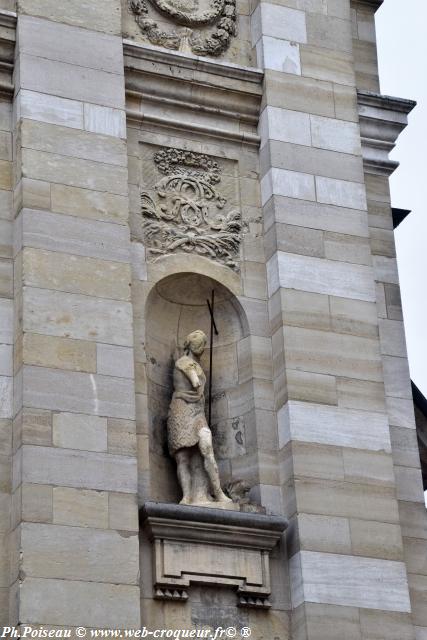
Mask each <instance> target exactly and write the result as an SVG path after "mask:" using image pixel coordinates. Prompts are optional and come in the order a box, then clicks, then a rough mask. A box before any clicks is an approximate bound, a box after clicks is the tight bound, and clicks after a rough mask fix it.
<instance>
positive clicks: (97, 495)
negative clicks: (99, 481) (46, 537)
mask: <svg viewBox="0 0 427 640" xmlns="http://www.w3.org/2000/svg"><path fill="white" fill-rule="evenodd" d="M108 495H109V494H108V492H106V491H90V490H87V489H72V488H70V487H53V523H54V524H64V525H70V526H73V527H93V528H96V529H107V528H108Z"/></svg>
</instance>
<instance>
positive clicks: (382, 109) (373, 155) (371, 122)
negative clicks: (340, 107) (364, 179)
mask: <svg viewBox="0 0 427 640" xmlns="http://www.w3.org/2000/svg"><path fill="white" fill-rule="evenodd" d="M357 102H358V107H359V122H360V135H361V139H362V156H363V164H364V169H365V172H366V173H372V174H375V175H386V176H389V175H391V174H392V173H393V171H394V170H395V169H397V167H398V166H399V163H398V162H396V161H394V160H390V158H389V153H390V152H391V151H392V150H393V149H394V147H395V146H396V141H397V138H398V137H399V135H400V133H401V132H402V131H403V130H404V129H405V127H406V126H407V124H408V114H409V113H410V112H411V111H412V109H414V107H415V106H416V104H417V103H416V102H414V101H413V100H406V99H403V98H395V97H393V96H384V95H381V94H379V93H373V92H371V91H358V92H357Z"/></svg>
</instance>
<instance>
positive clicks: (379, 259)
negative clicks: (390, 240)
mask: <svg viewBox="0 0 427 640" xmlns="http://www.w3.org/2000/svg"><path fill="white" fill-rule="evenodd" d="M372 263H373V265H374V272H375V279H376V280H378V281H380V282H388V283H391V284H399V274H398V272H397V262H396V259H395V258H388V257H387V256H372Z"/></svg>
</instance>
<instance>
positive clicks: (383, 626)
mask: <svg viewBox="0 0 427 640" xmlns="http://www.w3.org/2000/svg"><path fill="white" fill-rule="evenodd" d="M360 627H361V629H362V633H363V638H369V640H371V639H372V640H382V639H383V638H387V639H388V640H414V627H413V623H412V616H411V615H410V614H408V613H396V612H394V611H375V610H374V609H361V610H360Z"/></svg>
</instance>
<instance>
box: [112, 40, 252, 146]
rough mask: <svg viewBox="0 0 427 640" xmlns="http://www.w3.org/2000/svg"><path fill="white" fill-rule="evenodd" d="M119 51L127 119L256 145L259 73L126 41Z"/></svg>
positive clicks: (245, 68)
mask: <svg viewBox="0 0 427 640" xmlns="http://www.w3.org/2000/svg"><path fill="white" fill-rule="evenodd" d="M123 47H124V54H125V78H126V96H127V117H128V120H129V121H134V122H136V123H138V125H139V123H140V122H141V121H146V122H147V123H150V124H155V125H157V126H161V127H168V128H172V129H178V130H188V131H193V132H194V131H196V132H197V133H199V134H200V135H205V136H209V137H214V138H218V139H220V140H221V139H225V140H234V141H236V142H238V143H239V144H241V143H244V144H249V145H255V146H259V142H260V138H259V136H258V134H257V130H256V127H257V123H258V119H259V113H260V106H261V98H262V80H263V73H262V71H261V70H259V69H254V68H250V67H243V66H240V65H235V64H230V63H225V62H219V61H217V60H216V61H214V60H209V59H207V58H202V57H198V56H194V55H192V54H184V53H180V52H172V51H165V50H163V51H162V50H160V49H157V48H155V47H152V46H150V45H141V44H137V43H135V42H133V41H131V40H124V41H123ZM165 112H166V113H167V114H168V115H167V116H166V115H164V113H165Z"/></svg>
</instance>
